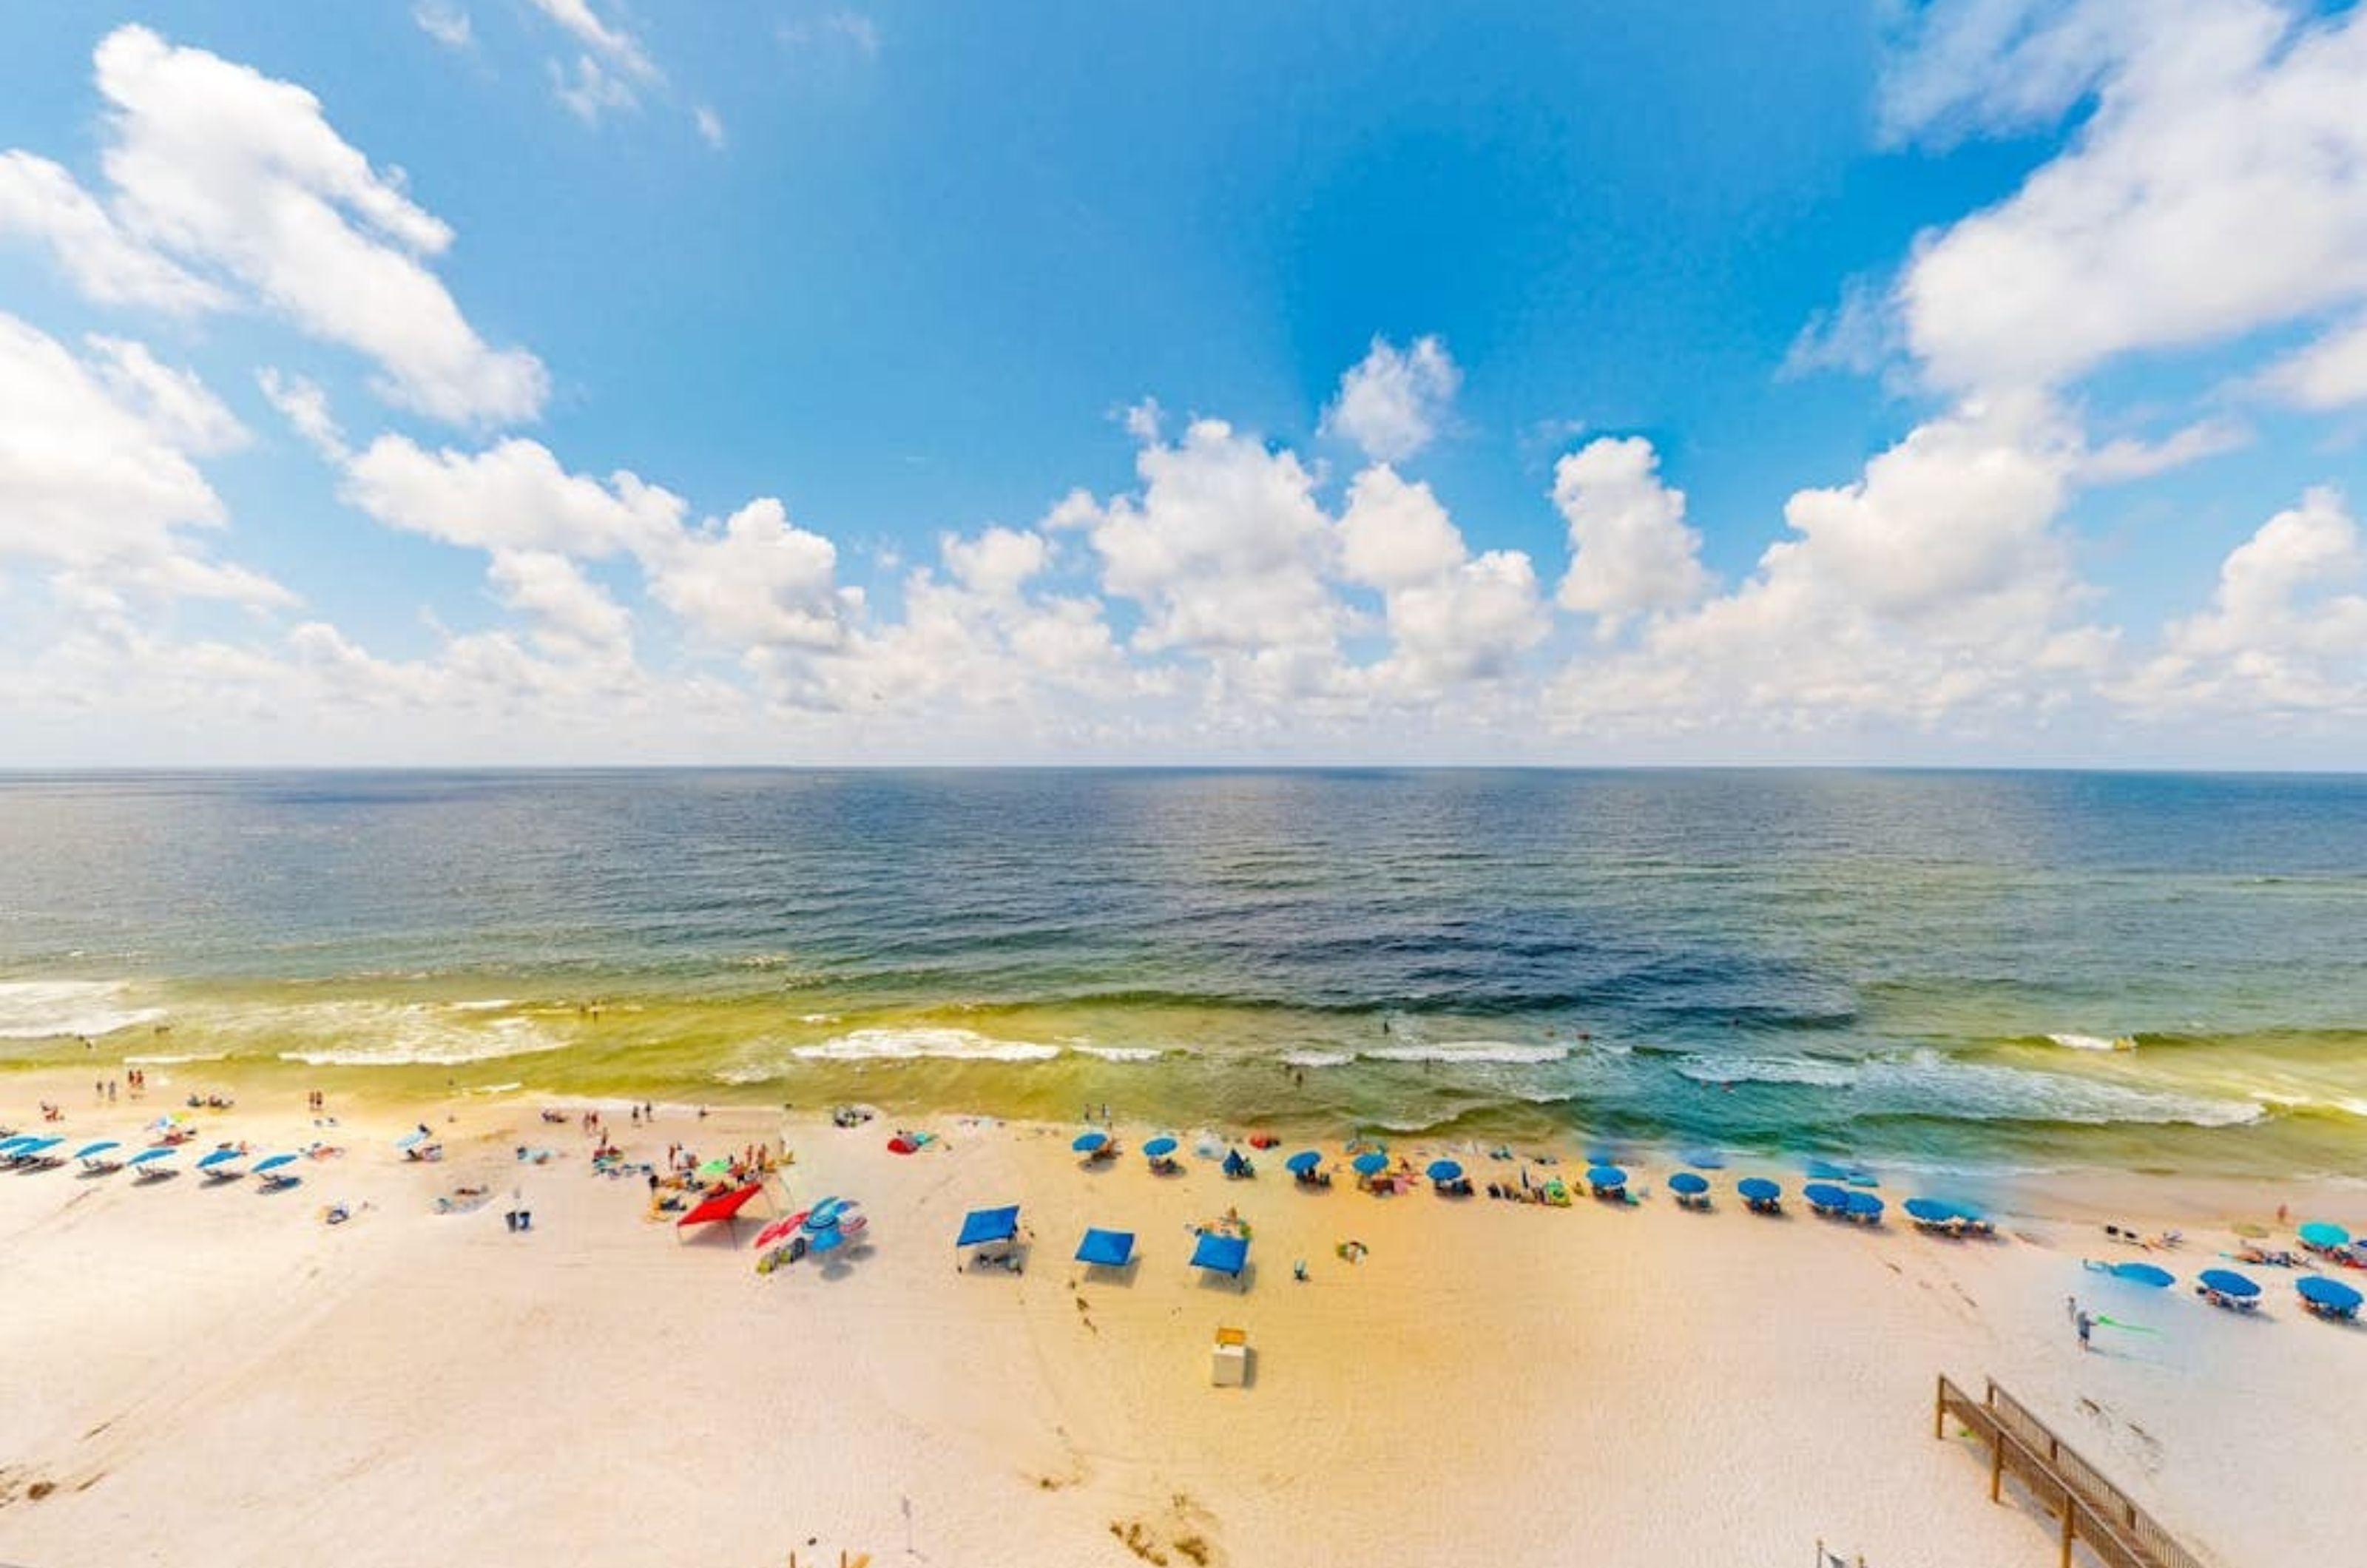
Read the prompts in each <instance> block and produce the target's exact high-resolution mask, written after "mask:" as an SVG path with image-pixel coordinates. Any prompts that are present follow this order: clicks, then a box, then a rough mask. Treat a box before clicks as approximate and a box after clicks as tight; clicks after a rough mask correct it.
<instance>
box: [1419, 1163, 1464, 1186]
mask: <svg viewBox="0 0 2367 1568" xmlns="http://www.w3.org/2000/svg"><path fill="white" fill-rule="evenodd" d="M1422 1174H1423V1175H1425V1176H1427V1177H1429V1178H1430V1179H1432V1180H1433V1181H1453V1180H1455V1179H1458V1178H1460V1177H1461V1176H1462V1174H1463V1168H1462V1167H1461V1166H1459V1165H1457V1164H1455V1162H1454V1161H1453V1160H1451V1159H1434V1160H1432V1161H1431V1162H1430V1168H1429V1169H1428V1170H1426V1171H1424V1172H1423V1173H1422Z"/></svg>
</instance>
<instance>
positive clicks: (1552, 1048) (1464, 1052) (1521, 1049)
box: [1364, 1040, 1569, 1066]
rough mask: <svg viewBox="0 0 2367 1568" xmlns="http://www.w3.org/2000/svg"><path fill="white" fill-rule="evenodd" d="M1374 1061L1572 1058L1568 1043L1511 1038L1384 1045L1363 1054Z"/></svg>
mask: <svg viewBox="0 0 2367 1568" xmlns="http://www.w3.org/2000/svg"><path fill="white" fill-rule="evenodd" d="M1364 1056H1365V1060H1366V1061H1371V1062H1449V1063H1455V1064H1458V1065H1460V1064H1467V1063H1472V1062H1495V1063H1501V1064H1504V1065H1507V1066H1541V1065H1543V1064H1545V1063H1546V1062H1564V1061H1568V1060H1569V1046H1567V1045H1523V1044H1520V1043H1516V1042H1514V1041H1511V1040H1441V1041H1439V1042H1437V1043H1434V1044H1428V1045H1383V1046H1380V1047H1378V1048H1377V1049H1375V1050H1371V1051H1366V1052H1365V1053H1364Z"/></svg>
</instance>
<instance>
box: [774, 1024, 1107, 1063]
mask: <svg viewBox="0 0 2367 1568" xmlns="http://www.w3.org/2000/svg"><path fill="white" fill-rule="evenodd" d="M1059 1054H1060V1048H1059V1046H1058V1045H1044V1044H1039V1043H1036V1042H1035V1041H1032V1040H997V1039H994V1038H993V1037H991V1035H985V1034H980V1033H979V1032H977V1031H975V1030H970V1029H946V1028H918V1029H886V1028H881V1029H856V1030H852V1031H849V1032H847V1033H844V1034H842V1035H840V1036H839V1037H838V1038H837V1039H835V1040H827V1041H824V1042H823V1043H821V1044H819V1045H800V1046H798V1048H797V1049H796V1050H794V1051H791V1052H790V1053H789V1055H792V1056H796V1057H798V1058H799V1059H800V1060H803V1061H809V1062H879V1061H908V1060H913V1059H917V1058H919V1057H923V1056H932V1057H944V1058H949V1059H952V1060H955V1061H965V1062H1048V1061H1050V1060H1051V1059H1052V1058H1053V1057H1055V1056H1058V1055H1059Z"/></svg>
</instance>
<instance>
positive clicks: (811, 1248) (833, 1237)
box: [806, 1226, 846, 1252]
mask: <svg viewBox="0 0 2367 1568" xmlns="http://www.w3.org/2000/svg"><path fill="white" fill-rule="evenodd" d="M845 1245H846V1233H845V1232H844V1231H843V1230H840V1229H838V1228H837V1227H836V1226H832V1228H831V1229H829V1230H826V1231H822V1232H821V1233H820V1234H818V1235H815V1237H814V1238H813V1239H812V1240H811V1241H810V1242H808V1243H806V1250H807V1251H808V1252H828V1251H830V1250H832V1248H834V1247H844V1246H845Z"/></svg>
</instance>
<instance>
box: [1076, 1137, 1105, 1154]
mask: <svg viewBox="0 0 2367 1568" xmlns="http://www.w3.org/2000/svg"><path fill="white" fill-rule="evenodd" d="M1108 1142H1109V1134H1107V1133H1103V1132H1092V1133H1080V1134H1077V1137H1076V1141H1075V1142H1074V1143H1072V1144H1070V1145H1069V1146H1070V1148H1072V1149H1074V1150H1076V1151H1077V1152H1078V1153H1079V1154H1081V1155H1089V1154H1091V1153H1093V1151H1094V1150H1095V1149H1097V1148H1100V1147H1101V1146H1102V1145H1104V1144H1106V1143H1108Z"/></svg>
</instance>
